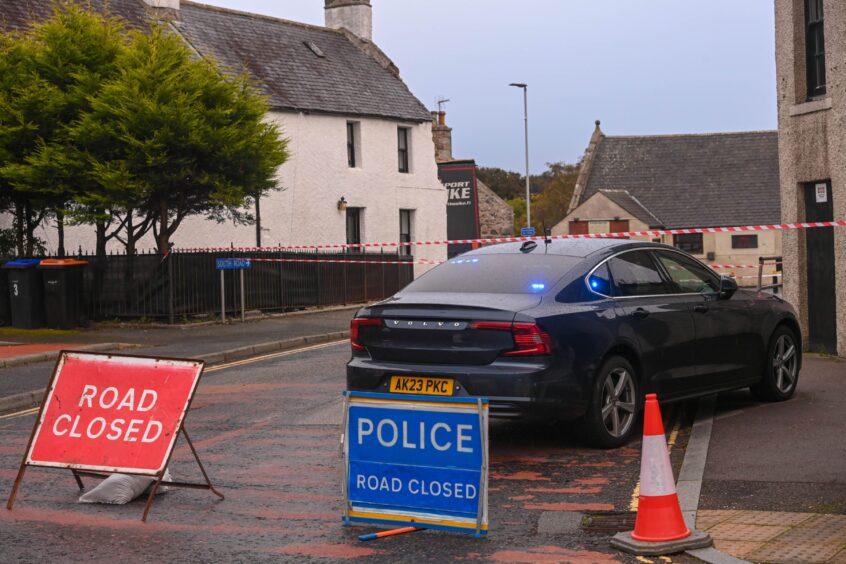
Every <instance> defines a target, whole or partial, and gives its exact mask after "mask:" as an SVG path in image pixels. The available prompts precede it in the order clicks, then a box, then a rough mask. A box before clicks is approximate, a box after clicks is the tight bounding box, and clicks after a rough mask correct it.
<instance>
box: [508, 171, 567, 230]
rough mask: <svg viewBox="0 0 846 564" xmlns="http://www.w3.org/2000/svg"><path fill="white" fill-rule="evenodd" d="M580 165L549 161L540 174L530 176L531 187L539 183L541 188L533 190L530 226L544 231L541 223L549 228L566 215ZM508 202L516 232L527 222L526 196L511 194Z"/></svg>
mask: <svg viewBox="0 0 846 564" xmlns="http://www.w3.org/2000/svg"><path fill="white" fill-rule="evenodd" d="M579 168H580V165H578V164H575V165H574V164H566V163H563V162H557V163H549V164H547V170H546V171H544V173H543V174H541V175H538V176H535V177H533V180H532V186H533V189H534V186H538V187H539V189H540V190H542V191H540V193H537V194H534V193H533V194H532V227H534V228H535V230H536V231H537V232H538V233H543V229H544V227H546V229H552V227H553V226H554V225H555V224H556V223H558V222H559V221H561V220H562V219H564V216H565V215H567V208H568V207H569V205H570V200H571V199H572V197H573V192H574V190H575V188H576V181H577V180H578V178H579ZM508 203H509V204H510V205H511V207H512V208H513V209H514V228H515V232H519V231H520V228H521V227H525V226H526V198H525V197H522V198H520V197H517V198H512V199H510V200H508Z"/></svg>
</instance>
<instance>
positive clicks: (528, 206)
mask: <svg viewBox="0 0 846 564" xmlns="http://www.w3.org/2000/svg"><path fill="white" fill-rule="evenodd" d="M509 86H514V87H516V88H522V89H523V127H524V129H525V138H526V227H531V226H532V195H531V193H530V188H529V87H528V85H527V84H525V83H522V82H512V83H511V84H510V85H509Z"/></svg>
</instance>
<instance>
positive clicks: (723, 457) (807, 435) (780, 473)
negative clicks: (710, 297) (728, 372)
mask: <svg viewBox="0 0 846 564" xmlns="http://www.w3.org/2000/svg"><path fill="white" fill-rule="evenodd" d="M845 422H846V362H844V361H842V360H833V359H827V358H821V357H819V356H816V355H809V356H807V357H806V358H805V359H804V365H803V367H802V372H801V374H800V377H799V386H798V388H797V390H796V395H795V396H794V397H793V399H791V400H790V401H787V402H783V403H758V402H756V401H755V400H754V399H753V398H752V396H751V395H750V394H749V392H748V391H747V390H739V391H736V392H731V393H729V394H723V395H721V396H720V398H719V401H718V403H717V410H716V413H715V420H714V431H713V434H712V435H711V445H710V448H709V450H708V464H707V466H706V467H705V481H704V482H703V485H702V499H701V501H700V507H701V508H703V509H738V508H739V509H760V510H766V511H798V512H809V513H836V514H846V438H844V432H846V423H845Z"/></svg>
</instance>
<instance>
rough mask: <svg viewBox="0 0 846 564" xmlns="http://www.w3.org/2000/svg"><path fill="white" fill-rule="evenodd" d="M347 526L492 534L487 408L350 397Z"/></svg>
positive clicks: (462, 402) (462, 401) (428, 399)
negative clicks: (374, 524)
mask: <svg viewBox="0 0 846 564" xmlns="http://www.w3.org/2000/svg"><path fill="white" fill-rule="evenodd" d="M344 405H345V407H344V441H343V445H344V461H345V462H344V483H343V490H344V523H347V524H349V523H380V524H387V525H406V526H407V525H413V526H415V527H421V528H429V529H439V530H445V531H454V532H461V533H469V534H473V535H475V536H477V537H481V536H484V535H486V534H487V531H488V507H487V492H488V402H487V400H486V399H483V398H456V397H441V396H420V395H408V396H405V395H402V394H381V393H369V392H345V393H344Z"/></svg>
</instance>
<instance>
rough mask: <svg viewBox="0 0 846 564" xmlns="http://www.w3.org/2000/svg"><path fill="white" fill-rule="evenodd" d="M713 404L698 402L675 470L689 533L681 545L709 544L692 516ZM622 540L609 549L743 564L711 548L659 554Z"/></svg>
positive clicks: (710, 399) (672, 546) (669, 548)
mask: <svg viewBox="0 0 846 564" xmlns="http://www.w3.org/2000/svg"><path fill="white" fill-rule="evenodd" d="M716 401H717V396H716V395H711V396H707V397H704V398H702V399H700V400H699V405H698V408H697V410H696V418H695V421H694V423H693V428H692V429H691V433H690V439H689V440H688V443H687V448H686V449H685V455H684V460H683V461H682V467H681V470H679V477H678V480H677V483H676V491H677V492H678V498H679V505H680V506H681V510H682V515H683V516H684V520H685V524H686V525H687V526H688V528H690V530H691V531H692V532H693V534H692V535H691V537H688V538H687V539H682V541H686V540H689V541H692V544H695V543H696V542H697V541H702V542H703V544H704V541H705V539H706V538H708V540H710V538H709V537H707V535H706V534H705V533H702V532H701V531H697V530H696V513H697V511H698V509H699V495H700V492H701V490H702V479H703V476H704V474H705V463H706V462H707V461H708V447H709V445H710V442H711V430H712V429H713V425H714V405H715V404H716ZM697 535H698V536H697ZM626 537H627V535H625V534H623V533H620V534H619V535H616V536H615V537H614V539H613V540H612V543H611V544H612V546H615V548H619V549H621V550H626V551H627V552H635V553H637V554H642V555H646V556H659V555H663V554H668V553H672V552H681V551H685V552H686V553H687V554H689V555H690V556H693V557H694V558H697V559H699V560H702V561H703V562H708V563H709V564H743V563H747V561H746V560H740V559H738V558H735V557H734V556H731V555H730V554H726V553H724V552H721V551H719V550H717V549H715V548H713V547H707V548H693V547H691V549H686V547H685V546H684V542H681V543H675V542H674V543H665V546H664V547H662V549H663V551H662V550H660V549H656V550H651V548H652V547H651V545H652V544H653V543H638V542H637V541H634V540H633V539H631V538H626ZM688 546H690V545H688ZM747 564H748V563H747Z"/></svg>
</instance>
